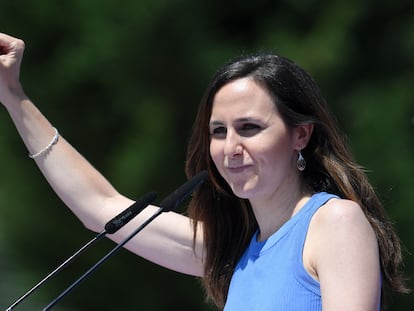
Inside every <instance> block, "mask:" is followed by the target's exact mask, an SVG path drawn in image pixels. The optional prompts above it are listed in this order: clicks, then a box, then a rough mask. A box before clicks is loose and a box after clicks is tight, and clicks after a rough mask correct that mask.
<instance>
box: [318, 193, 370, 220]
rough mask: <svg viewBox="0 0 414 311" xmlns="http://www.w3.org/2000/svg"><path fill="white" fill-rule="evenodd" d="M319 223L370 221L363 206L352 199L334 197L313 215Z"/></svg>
mask: <svg viewBox="0 0 414 311" xmlns="http://www.w3.org/2000/svg"><path fill="white" fill-rule="evenodd" d="M313 218H314V219H313V222H317V223H318V224H319V225H333V224H343V225H346V224H354V225H355V224H356V223H358V222H361V221H362V222H363V223H368V220H367V218H366V216H365V214H364V212H363V210H362V208H361V206H360V205H359V204H358V203H357V202H355V201H352V200H348V199H341V198H338V197H334V198H331V199H329V200H328V201H327V202H326V203H325V204H324V205H322V206H321V207H320V208H319V209H318V211H317V212H316V213H315V215H314V217H313Z"/></svg>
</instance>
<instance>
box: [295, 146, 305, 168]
mask: <svg viewBox="0 0 414 311" xmlns="http://www.w3.org/2000/svg"><path fill="white" fill-rule="evenodd" d="M296 166H297V168H298V170H299V171H301V172H303V171H304V170H305V168H306V161H305V159H304V158H303V156H302V152H300V150H299V155H298V161H297V162H296Z"/></svg>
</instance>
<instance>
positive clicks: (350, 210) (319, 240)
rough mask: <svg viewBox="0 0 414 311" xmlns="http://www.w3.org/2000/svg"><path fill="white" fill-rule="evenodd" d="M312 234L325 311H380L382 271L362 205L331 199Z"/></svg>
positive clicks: (318, 214)
mask: <svg viewBox="0 0 414 311" xmlns="http://www.w3.org/2000/svg"><path fill="white" fill-rule="evenodd" d="M310 230H312V231H310V232H311V233H312V235H313V237H312V240H311V241H312V242H313V245H311V249H312V258H313V261H312V262H313V266H314V269H315V272H316V274H317V278H318V279H319V282H320V286H321V295H322V305H323V310H324V311H331V310H335V311H337V310H346V311H369V310H372V311H374V310H375V311H377V310H378V305H379V301H380V292H381V276H380V275H381V272H380V263H379V252H378V243H377V239H376V236H375V233H374V231H373V229H372V227H371V225H370V224H369V222H368V220H367V218H366V217H365V215H364V213H363V211H362V210H361V208H360V207H359V205H358V204H356V203H354V202H352V201H348V200H336V199H335V200H331V201H329V202H328V203H327V204H326V205H325V206H323V207H321V208H320V210H319V211H318V212H317V213H316V214H315V217H314V219H313V220H312V222H311V228H310Z"/></svg>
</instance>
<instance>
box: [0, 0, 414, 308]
mask: <svg viewBox="0 0 414 311" xmlns="http://www.w3.org/2000/svg"><path fill="white" fill-rule="evenodd" d="M413 14H414V6H413V5H412V2H411V1H409V0H396V1H392V2H385V1H356V0H342V1H340V0H338V1H327V0H294V1H287V0H284V1H265V0H257V1H238V2H233V1H231V2H223V1H214V0H213V1H204V2H198V1H190V0H176V1H165V0H164V1H162V0H151V1H150V0H142V1H127V0H126V1H122V2H115V1H105V0H100V1H98V0H88V1H84V0H73V1H70V2H58V1H50V0H38V1H29V0H14V1H5V0H3V3H2V5H1V10H0V31H2V32H6V33H9V34H12V35H15V36H18V37H21V38H23V39H24V40H25V42H26V46H27V48H26V53H25V58H24V62H23V69H22V80H23V82H24V85H25V88H26V92H27V93H28V94H29V96H30V97H31V98H32V99H33V100H34V101H35V102H36V103H37V104H38V106H39V107H40V109H41V110H42V111H43V112H44V113H45V114H46V115H47V116H48V117H49V118H50V120H51V121H52V123H54V124H55V126H56V127H58V128H59V130H60V132H61V133H62V134H63V136H65V137H66V138H67V139H68V140H69V141H71V142H72V143H73V145H75V146H76V147H77V148H78V149H79V150H80V152H81V153H82V154H84V155H85V156H86V158H88V159H89V160H90V161H91V162H92V163H93V164H94V165H95V166H96V167H97V168H98V169H99V170H100V171H101V172H102V173H103V174H104V175H105V176H107V177H108V179H109V180H110V181H111V182H112V183H113V184H114V185H115V187H116V188H117V189H119V190H120V191H121V192H123V193H126V194H127V195H129V196H131V197H136V196H139V195H141V194H143V193H145V192H148V191H150V190H156V191H157V192H158V193H159V194H160V196H162V195H163V194H167V193H168V192H169V191H171V190H172V189H174V188H175V187H176V186H177V185H178V184H180V183H181V182H182V181H183V180H184V173H183V167H184V159H185V150H186V147H185V146H186V142H187V139H188V136H189V133H190V131H191V127H192V119H193V116H194V114H195V111H196V107H197V104H198V102H199V100H200V98H201V95H202V93H203V88H204V87H205V85H206V83H207V82H208V80H209V78H210V76H211V75H212V74H213V72H214V71H215V70H216V68H217V67H218V66H219V65H221V64H222V63H224V62H225V61H227V60H228V59H229V58H231V57H233V56H236V55H238V54H240V53H247V52H252V51H257V50H275V51H278V52H280V53H281V54H283V55H285V56H287V57H289V58H291V59H293V60H295V61H296V62H297V63H299V64H300V65H301V66H303V67H304V68H306V69H307V70H308V71H309V72H310V73H311V74H312V75H313V76H314V77H315V78H316V80H317V81H318V82H319V84H320V86H321V88H322V91H323V93H324V94H325V96H326V98H327V100H328V102H329V103H330V105H331V106H332V109H333V110H334V111H335V113H336V115H337V116H338V120H339V122H340V123H341V125H342V126H343V128H344V129H345V131H346V132H347V133H348V136H349V140H350V144H351V146H352V149H353V150H354V153H355V156H356V158H357V160H358V161H359V162H360V163H361V164H362V165H363V166H365V167H366V168H367V169H368V170H369V171H370V173H369V175H370V177H371V178H372V182H373V183H374V185H375V186H376V188H377V189H378V191H379V192H380V194H381V195H382V197H383V199H384V202H385V205H386V208H387V210H388V211H389V214H390V216H391V218H392V219H393V221H394V222H395V224H396V228H397V230H398V231H399V232H400V234H401V239H402V241H403V243H404V245H405V246H406V248H407V250H408V252H407V254H406V255H407V256H406V257H407V258H406V269H407V272H408V274H409V276H410V275H411V276H412V275H414V265H413V264H412V262H413V260H412V258H411V255H410V253H409V251H410V250H412V249H413V248H414V245H413V244H414V240H413V239H412V237H411V232H410V231H411V227H412V223H413V221H414V212H413V209H412V204H413V202H414V192H413V191H412V180H411V179H412V176H413V175H414V162H413V161H412V159H413V156H414V145H413V142H414V93H413V92H412V84H413V81H414V64H413V57H412V55H414V19H413V18H412V17H413ZM0 131H1V132H2V135H0V159H1V160H2V163H3V164H4V165H3V168H2V173H1V178H0V199H1V201H0V202H1V208H0V215H1V216H0V256H1V260H0V273H1V276H2V277H1V280H0V291H1V295H0V305H1V306H3V307H6V306H7V305H8V304H10V303H11V302H12V301H13V299H14V298H17V297H18V296H19V295H20V294H22V293H23V292H25V291H26V289H28V288H30V287H31V286H32V285H33V284H35V283H36V282H37V281H38V280H40V279H41V278H42V277H43V276H44V275H45V274H46V273H47V272H48V271H50V270H51V269H52V268H54V267H56V266H57V264H59V263H60V262H61V260H62V259H63V258H66V257H67V256H68V255H69V254H71V253H72V252H73V251H74V250H76V249H77V248H78V247H79V246H80V245H81V244H82V243H84V242H86V241H87V240H89V239H90V238H91V236H92V234H91V233H89V232H87V231H86V230H85V229H84V228H83V227H82V225H81V224H80V223H79V222H78V221H77V220H76V219H75V218H74V216H72V215H71V214H70V212H68V211H67V210H66V208H64V206H63V203H61V202H60V201H59V199H58V198H57V197H56V196H55V195H54V193H53V191H52V190H51V189H50V188H49V186H48V185H47V183H46V181H45V180H44V179H43V177H42V176H41V174H40V173H39V172H38V171H37V169H36V167H35V166H34V164H33V163H32V162H31V160H29V159H27V158H26V150H25V149H24V147H23V146H22V143H21V141H20V139H19V138H18V136H17V134H16V132H15V129H14V127H13V125H12V123H11V122H10V120H9V119H8V117H7V113H6V112H3V113H1V114H0ZM112 247H113V244H112V243H111V242H109V241H104V242H102V243H100V244H99V245H98V246H96V247H95V249H94V250H93V251H91V252H89V253H88V254H87V255H85V256H83V257H82V258H80V259H79V260H78V261H77V262H76V263H75V264H74V265H73V266H71V268H70V269H68V270H67V271H65V272H64V273H62V274H61V275H60V276H58V277H57V278H56V279H55V280H53V282H51V284H50V285H47V286H45V287H44V288H42V289H41V290H39V291H38V293H37V294H36V295H34V296H33V297H31V298H29V300H28V301H27V302H25V303H23V304H22V305H21V306H19V309H20V310H34V309H40V307H41V306H44V305H46V304H47V303H48V302H49V301H50V300H51V299H53V298H54V297H55V296H56V295H57V294H58V293H60V291H61V290H63V289H64V288H65V287H66V286H67V285H69V284H70V283H71V282H72V280H74V278H76V277H77V276H79V275H80V274H81V273H83V272H84V271H85V267H89V266H90V265H91V264H92V263H94V262H95V261H96V260H97V259H98V258H100V257H101V256H102V255H103V254H104V253H105V252H106V251H108V250H109V249H110V248H112ZM161 297H162V298H161ZM391 302H392V303H391V305H392V306H391V308H390V309H392V310H411V309H413V307H414V301H413V300H412V299H411V296H403V297H402V296H396V297H394V298H393V300H392V301H391ZM171 307H174V308H180V309H182V310H213V309H214V308H212V307H211V306H209V305H208V304H205V303H204V298H203V292H202V289H201V287H200V286H198V281H197V280H194V279H193V278H191V277H188V276H182V275H179V274H177V273H174V272H171V271H167V270H165V269H163V268H159V267H156V266H154V265H153V264H150V263H147V262H145V261H144V260H142V259H140V258H138V257H137V256H134V255H131V254H129V253H127V252H126V251H122V252H121V253H120V254H118V255H117V256H115V257H114V258H112V259H111V261H110V262H108V263H106V264H105V265H104V266H103V267H102V268H101V269H100V270H99V271H97V272H96V273H95V274H94V276H93V277H91V278H90V279H88V280H87V281H86V282H85V283H84V284H82V285H81V286H80V288H78V289H75V291H74V292H73V293H72V294H70V295H69V296H68V297H67V298H65V299H64V300H62V302H61V303H60V304H59V305H58V306H57V307H56V309H57V310H112V309H117V310H126V311H127V310H166V309H170V308H171Z"/></svg>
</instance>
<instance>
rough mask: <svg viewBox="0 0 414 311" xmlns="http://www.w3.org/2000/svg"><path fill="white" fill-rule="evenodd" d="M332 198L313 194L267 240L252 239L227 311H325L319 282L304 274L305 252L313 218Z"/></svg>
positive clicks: (236, 273) (239, 266) (236, 274)
mask: <svg viewBox="0 0 414 311" xmlns="http://www.w3.org/2000/svg"><path fill="white" fill-rule="evenodd" d="M333 197H335V196H334V195H331V194H328V193H324V192H321V193H317V194H314V195H313V196H312V197H311V198H310V199H309V201H308V202H307V203H306V204H305V205H304V206H303V207H302V209H301V210H300V211H299V212H298V213H297V214H296V215H295V216H293V217H292V218H291V219H289V220H288V221H287V222H286V223H285V224H284V225H283V226H282V227H281V228H280V229H279V230H278V231H276V232H275V233H274V234H273V235H272V236H270V237H269V238H268V239H267V240H265V241H263V242H258V241H257V233H256V234H255V235H254V236H253V238H252V240H251V243H250V245H249V247H248V248H247V249H246V251H245V253H244V254H243V256H242V257H241V259H240V261H239V263H238V264H237V266H236V268H235V271H234V273H233V276H232V279H231V283H230V288H229V292H228V297H227V302H226V305H225V307H224V310H225V311H273V310H274V311H276V310H277V311H320V310H322V302H321V293H320V286H319V282H317V281H316V280H315V279H313V278H312V277H311V276H310V275H309V274H308V272H307V271H306V270H305V268H304V266H303V261H302V252H303V246H304V243H305V239H306V234H307V231H308V227H309V223H310V221H311V218H312V216H313V215H314V213H315V212H316V211H317V210H318V209H319V207H321V206H322V205H324V204H325V203H326V202H327V201H328V200H329V199H331V198H333Z"/></svg>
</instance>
